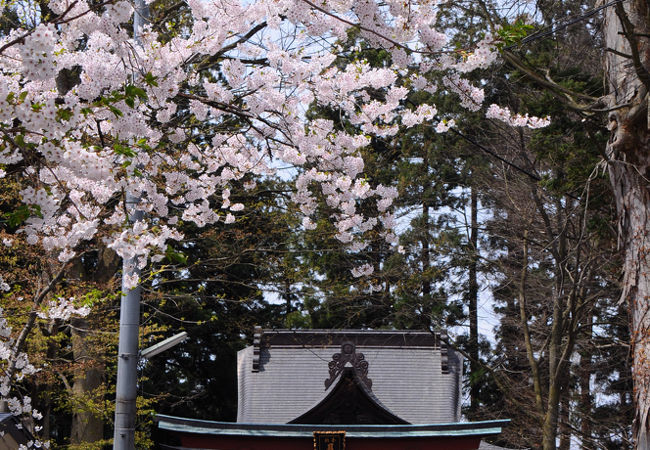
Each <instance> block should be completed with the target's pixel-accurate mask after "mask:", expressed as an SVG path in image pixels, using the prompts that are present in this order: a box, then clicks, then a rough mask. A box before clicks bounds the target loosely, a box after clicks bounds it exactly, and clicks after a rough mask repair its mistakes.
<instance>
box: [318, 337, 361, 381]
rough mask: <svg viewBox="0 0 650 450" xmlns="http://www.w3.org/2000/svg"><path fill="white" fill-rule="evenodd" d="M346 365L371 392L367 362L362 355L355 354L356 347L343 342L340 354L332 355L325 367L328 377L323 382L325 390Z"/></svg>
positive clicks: (348, 342) (350, 343)
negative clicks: (327, 370)
mask: <svg viewBox="0 0 650 450" xmlns="http://www.w3.org/2000/svg"><path fill="white" fill-rule="evenodd" d="M348 365H349V366H350V367H352V369H354V371H355V373H356V374H357V376H358V377H359V379H360V380H361V382H362V383H363V384H365V385H366V387H367V388H368V389H369V390H372V380H371V379H370V378H368V361H366V357H365V356H364V354H363V353H357V349H356V346H355V345H354V344H353V343H352V342H350V341H347V342H343V343H342V344H341V352H340V353H335V354H334V355H332V360H331V361H330V362H329V364H328V365H327V366H328V368H329V371H330V377H329V378H328V379H327V380H325V389H327V388H328V387H330V385H331V384H332V382H333V381H334V379H335V378H336V377H337V376H338V374H340V373H341V372H342V371H343V369H344V368H345V367H346V366H348Z"/></svg>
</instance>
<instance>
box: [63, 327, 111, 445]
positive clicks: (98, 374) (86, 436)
mask: <svg viewBox="0 0 650 450" xmlns="http://www.w3.org/2000/svg"><path fill="white" fill-rule="evenodd" d="M87 329H88V321H87V320H86V319H81V318H76V319H73V320H72V351H73V354H74V359H75V363H77V364H79V369H77V370H76V373H75V375H74V381H73V384H72V395H73V396H76V397H78V398H79V399H80V401H81V402H82V404H83V403H86V402H87V401H88V400H89V402H88V404H83V406H82V407H80V408H78V409H75V410H74V411H73V413H72V430H71V435H70V443H71V444H82V443H88V442H96V441H99V440H101V439H102V438H103V437H104V420H103V417H102V414H101V412H99V413H98V412H96V411H95V412H93V411H92V409H91V408H89V407H88V406H89V405H92V403H95V402H97V401H98V399H97V398H95V397H96V396H97V395H98V394H99V393H98V392H97V390H98V388H99V387H100V386H101V385H102V382H103V379H104V370H103V367H101V366H99V365H98V364H97V362H96V361H94V358H93V357H92V356H91V355H90V353H89V352H88V349H89V348H88V338H87V335H88V331H87ZM99 395H102V394H99Z"/></svg>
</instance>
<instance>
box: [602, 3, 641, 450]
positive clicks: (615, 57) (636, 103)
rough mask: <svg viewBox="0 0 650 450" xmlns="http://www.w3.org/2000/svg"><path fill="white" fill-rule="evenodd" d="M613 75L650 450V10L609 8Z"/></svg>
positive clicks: (614, 154) (616, 166)
mask: <svg viewBox="0 0 650 450" xmlns="http://www.w3.org/2000/svg"><path fill="white" fill-rule="evenodd" d="M604 33H605V45H606V46H607V50H608V51H607V55H606V58H605V74H606V76H607V83H608V89H609V93H608V94H609V95H608V97H607V100H608V103H609V107H610V109H611V113H610V115H609V129H610V131H611V135H610V140H609V143H608V145H607V156H608V158H609V161H608V162H609V165H608V168H609V174H610V180H611V183H612V187H613V190H614V195H615V198H616V206H617V211H618V220H619V239H620V240H619V243H620V245H621V246H622V248H623V250H624V254H625V256H624V266H623V269H624V275H623V281H622V300H623V301H625V302H626V303H627V305H628V308H629V313H630V332H631V336H630V338H631V349H632V358H633V373H632V376H633V380H634V399H635V403H636V412H635V420H634V434H635V439H636V448H637V449H639V450H650V436H649V435H648V430H649V429H650V420H649V419H650V418H649V416H648V415H649V412H650V391H649V389H650V307H649V306H650V259H649V256H648V251H650V192H649V190H648V187H649V185H650V182H649V180H650V133H649V132H648V125H649V124H648V101H649V98H648V91H649V90H650V88H649V87H650V75H649V72H648V70H649V69H650V38H649V36H650V3H649V2H648V1H647V0H629V1H625V2H622V3H618V4H616V6H615V7H611V8H607V10H606V15H605V28H604Z"/></svg>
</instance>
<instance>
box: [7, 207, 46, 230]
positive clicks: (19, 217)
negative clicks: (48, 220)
mask: <svg viewBox="0 0 650 450" xmlns="http://www.w3.org/2000/svg"><path fill="white" fill-rule="evenodd" d="M4 216H5V217H6V219H7V223H8V224H9V226H10V227H12V228H15V227H17V226H19V225H21V224H22V223H24V222H25V221H26V220H27V219H29V218H30V217H31V216H36V217H41V218H42V217H43V214H42V213H41V207H40V206H38V205H20V206H19V207H18V208H16V209H15V210H14V211H13V212H10V213H5V214H4Z"/></svg>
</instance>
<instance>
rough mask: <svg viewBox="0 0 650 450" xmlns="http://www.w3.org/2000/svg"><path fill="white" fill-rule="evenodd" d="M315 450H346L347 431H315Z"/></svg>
mask: <svg viewBox="0 0 650 450" xmlns="http://www.w3.org/2000/svg"><path fill="white" fill-rule="evenodd" d="M314 450H345V431H314Z"/></svg>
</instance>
